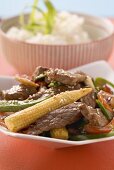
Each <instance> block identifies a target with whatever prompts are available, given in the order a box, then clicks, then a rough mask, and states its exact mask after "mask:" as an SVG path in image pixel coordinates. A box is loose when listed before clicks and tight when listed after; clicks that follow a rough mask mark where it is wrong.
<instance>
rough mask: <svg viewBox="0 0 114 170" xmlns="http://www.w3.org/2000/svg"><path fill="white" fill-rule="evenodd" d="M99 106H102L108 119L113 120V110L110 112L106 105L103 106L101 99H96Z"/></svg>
mask: <svg viewBox="0 0 114 170" xmlns="http://www.w3.org/2000/svg"><path fill="white" fill-rule="evenodd" d="M96 102H97V104H98V106H99V107H100V108H101V110H102V112H103V114H104V116H105V117H106V118H107V119H108V120H112V118H113V115H112V113H111V112H109V111H108V110H107V109H105V107H104V106H103V104H102V103H101V102H100V101H99V100H96Z"/></svg>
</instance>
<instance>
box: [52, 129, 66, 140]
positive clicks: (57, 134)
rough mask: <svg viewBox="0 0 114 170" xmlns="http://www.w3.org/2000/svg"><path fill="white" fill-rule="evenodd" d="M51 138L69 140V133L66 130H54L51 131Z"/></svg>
mask: <svg viewBox="0 0 114 170" xmlns="http://www.w3.org/2000/svg"><path fill="white" fill-rule="evenodd" d="M50 134H51V137H52V138H57V139H64V140H67V139H68V131H67V129H66V128H59V129H52V130H51V131H50Z"/></svg>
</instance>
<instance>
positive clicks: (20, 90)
mask: <svg viewBox="0 0 114 170" xmlns="http://www.w3.org/2000/svg"><path fill="white" fill-rule="evenodd" d="M36 92H37V90H36V88H35V87H31V86H25V85H22V84H20V85H15V86H13V87H12V88H11V89H9V90H4V91H3V94H2V98H3V99H5V100H25V99H27V98H28V97H29V95H32V94H34V93H36Z"/></svg>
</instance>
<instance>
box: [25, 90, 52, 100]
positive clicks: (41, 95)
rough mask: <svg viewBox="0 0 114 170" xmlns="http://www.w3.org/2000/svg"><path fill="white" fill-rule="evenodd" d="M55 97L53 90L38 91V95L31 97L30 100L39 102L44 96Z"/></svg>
mask: <svg viewBox="0 0 114 170" xmlns="http://www.w3.org/2000/svg"><path fill="white" fill-rule="evenodd" d="M54 95H55V93H54V91H53V90H52V89H51V88H50V89H42V90H40V91H38V92H37V93H35V94H33V95H30V96H29V98H28V99H30V100H31V99H33V100H37V99H39V98H41V97H44V96H54Z"/></svg>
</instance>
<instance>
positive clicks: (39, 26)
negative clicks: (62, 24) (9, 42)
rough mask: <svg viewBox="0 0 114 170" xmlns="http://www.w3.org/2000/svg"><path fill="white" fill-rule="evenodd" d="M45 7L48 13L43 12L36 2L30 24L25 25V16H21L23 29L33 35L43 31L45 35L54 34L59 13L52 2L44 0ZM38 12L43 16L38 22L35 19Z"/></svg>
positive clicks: (35, 0)
mask: <svg viewBox="0 0 114 170" xmlns="http://www.w3.org/2000/svg"><path fill="white" fill-rule="evenodd" d="M44 5H45V7H46V11H43V10H42V9H41V8H40V7H38V0H34V3H33V6H32V12H31V14H30V16H29V19H28V22H27V23H25V19H24V14H22V15H21V16H20V24H21V26H22V28H24V29H26V30H28V31H31V32H32V33H33V34H36V33H37V32H38V31H41V32H42V33H44V34H50V33H52V31H53V27H54V23H55V17H56V13H57V12H56V9H55V8H54V6H53V4H52V3H51V1H50V0H44ZM36 12H39V13H40V14H41V18H39V19H37V20H36V17H35V15H36Z"/></svg>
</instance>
